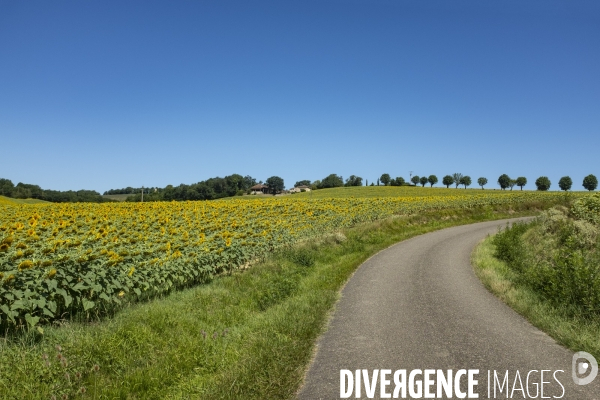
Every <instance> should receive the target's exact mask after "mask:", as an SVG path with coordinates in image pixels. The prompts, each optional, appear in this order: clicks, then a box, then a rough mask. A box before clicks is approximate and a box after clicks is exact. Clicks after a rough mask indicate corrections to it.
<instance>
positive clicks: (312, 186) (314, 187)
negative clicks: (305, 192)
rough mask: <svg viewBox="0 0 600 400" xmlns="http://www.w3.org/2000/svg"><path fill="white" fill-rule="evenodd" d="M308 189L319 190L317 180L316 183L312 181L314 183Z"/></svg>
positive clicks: (319, 183) (318, 181)
mask: <svg viewBox="0 0 600 400" xmlns="http://www.w3.org/2000/svg"><path fill="white" fill-rule="evenodd" d="M310 188H311V189H312V190H317V189H320V188H321V181H320V180H318V179H317V180H316V181H314V182H313V183H312V185H310Z"/></svg>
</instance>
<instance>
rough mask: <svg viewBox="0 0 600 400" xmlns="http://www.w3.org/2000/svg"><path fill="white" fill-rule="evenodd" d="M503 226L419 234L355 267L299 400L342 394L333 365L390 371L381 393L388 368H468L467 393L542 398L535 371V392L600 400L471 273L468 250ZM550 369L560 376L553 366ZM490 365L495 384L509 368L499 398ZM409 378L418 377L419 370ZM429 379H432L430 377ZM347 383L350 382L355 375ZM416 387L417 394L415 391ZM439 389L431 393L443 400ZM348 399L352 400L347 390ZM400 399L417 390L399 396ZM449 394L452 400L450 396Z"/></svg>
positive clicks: (567, 354)
mask: <svg viewBox="0 0 600 400" xmlns="http://www.w3.org/2000/svg"><path fill="white" fill-rule="evenodd" d="M506 222H507V220H504V221H493V222H483V223H478V224H473V225H465V226H459V227H455V228H449V229H444V230H441V231H437V232H432V233H429V234H426V235H422V236H418V237H415V238H412V239H409V240H406V241H404V242H400V243H398V244H396V245H394V246H392V247H390V248H388V249H386V250H384V251H381V252H380V253H378V254H376V255H375V256H373V257H371V258H370V259H369V260H367V261H366V262H365V263H364V264H363V265H361V266H360V268H358V270H357V271H356V273H355V274H354V275H353V276H352V278H351V279H350V280H349V281H348V283H347V285H346V286H345V287H344V289H343V290H342V297H341V299H340V301H339V303H338V304H337V307H336V310H335V312H334V314H333V318H332V320H331V321H330V324H329V328H328V330H327V332H326V333H325V334H324V335H323V336H322V337H321V338H320V339H319V341H318V343H317V351H316V355H315V357H314V360H313V362H312V364H311V366H310V368H309V371H308V372H307V376H306V380H305V384H304V386H303V387H302V389H301V390H300V392H299V394H298V398H299V399H311V400H312V399H339V398H341V397H340V395H341V393H340V391H341V388H340V370H342V369H346V370H350V371H352V373H353V376H355V375H354V374H355V372H354V371H356V370H363V369H366V370H367V373H368V376H369V378H370V379H372V377H373V373H374V370H383V369H389V370H391V374H390V375H387V376H386V379H388V380H390V381H391V382H390V385H389V386H386V387H384V389H385V393H390V394H393V391H394V388H395V384H394V380H393V373H394V372H395V371H397V370H407V375H408V374H410V372H411V371H412V370H416V369H420V370H426V369H434V370H443V371H444V373H446V371H447V370H452V371H453V377H455V375H456V373H457V372H458V371H459V370H460V369H466V370H474V369H477V370H479V374H478V375H476V376H474V379H477V380H478V384H477V385H476V386H475V388H474V392H475V393H477V394H479V398H507V396H506V392H507V390H508V388H510V389H511V391H512V388H513V387H516V391H512V398H516V399H523V398H541V396H540V394H541V393H539V389H540V386H541V381H542V379H541V370H549V371H550V372H545V373H544V374H545V375H544V378H543V381H544V382H547V383H545V384H544V385H543V386H544V393H543V395H544V398H553V396H554V397H555V398H564V399H586V400H588V399H600V377H597V378H596V379H595V380H594V381H593V382H592V383H590V384H589V385H586V386H579V385H575V384H574V382H573V379H572V376H571V371H572V358H573V352H571V351H569V350H567V349H565V348H564V347H562V346H560V345H558V344H557V343H556V342H555V341H554V340H553V339H551V338H550V337H549V336H547V335H546V334H544V333H543V332H541V331H540V330H538V329H537V328H535V327H533V326H532V325H531V324H530V323H529V322H527V321H526V320H525V319H524V318H523V317H521V316H520V315H518V314H517V313H516V312H514V311H513V310H512V309H511V308H509V307H508V306H506V305H505V304H504V303H502V302H501V301H500V300H498V299H497V298H496V297H494V296H493V295H492V294H490V293H489V292H488V291H487V290H486V289H485V287H484V286H483V285H482V284H481V282H480V281H479V280H478V278H477V277H476V276H475V274H474V272H473V269H472V267H471V263H470V255H471V252H472V250H473V248H474V247H475V246H476V245H477V243H478V242H479V241H480V240H482V239H483V238H485V237H486V235H488V234H493V233H495V232H497V230H498V227H500V226H505V225H506ZM599 334H600V332H599ZM590 369H591V366H590V368H589V369H588V370H587V371H588V372H589V370H590ZM559 370H562V371H564V372H556V371H559ZM488 371H490V376H491V383H489V384H488ZM494 371H496V373H497V376H498V379H499V381H500V382H502V381H503V379H504V376H505V374H506V371H508V380H507V384H506V387H505V389H504V393H503V394H500V392H499V388H498V385H494V375H493V374H494ZM517 371H519V377H520V379H518V378H517V377H516V373H517ZM530 371H538V372H531V373H530ZM528 373H529V381H528V382H527V380H526V378H527V375H528ZM583 375H584V376H585V373H584V374H583ZM360 376H361V377H362V376H363V375H362V372H361V373H360ZM554 377H556V379H554ZM400 378H401V375H399V376H398V379H399V380H400ZM415 378H416V380H419V379H421V380H422V379H423V376H422V375H421V376H419V375H415ZM431 378H432V379H433V380H434V382H436V381H435V379H436V375H433V376H431ZM345 379H346V385H348V383H347V378H345ZM361 379H362V378H361ZM353 381H354V384H355V383H356V382H355V381H356V379H353ZM519 382H521V385H522V388H523V390H522V391H521V390H520V388H521V385H520V384H519ZM557 382H560V384H558V383H557ZM536 384H537V386H536ZM361 385H362V386H361V396H360V397H358V398H363V399H366V398H370V397H367V393H366V388H365V386H364V379H362V380H361ZM561 385H562V386H561ZM407 386H410V385H409V383H408V382H407ZM457 386H458V387H460V389H459V390H460V393H463V392H466V391H467V379H466V378H465V376H462V377H461V379H460V380H459V384H458V385H457ZM494 386H495V387H496V396H495V397H494V393H493V387H494ZM352 387H354V386H352ZM436 387H437V385H436V384H434V385H433V386H431V389H430V390H431V392H433V393H434V395H435V394H436ZM488 387H489V389H490V397H488ZM563 387H564V389H563ZM527 388H528V389H529V393H527ZM536 388H537V390H538V393H537V397H536V396H535V395H536ZM344 390H346V391H347V390H349V387H348V386H345V388H344ZM415 390H417V391H416V393H417V394H418V387H415ZM460 393H459V394H460ZM380 394H381V383H380V381H377V383H376V390H375V393H374V397H372V398H380ZM398 394H399V395H400V396H401V395H402V392H401V391H400V392H399V393H398ZM510 394H511V393H509V395H510ZM442 395H443V397H435V398H448V397H446V396H445V394H444V393H442ZM349 398H352V399H355V398H357V397H356V390H355V387H354V389H353V392H352V393H351V396H350V397H349ZM400 398H402V397H400ZM406 398H418V396H416V397H411V396H410V392H407V397H406ZM452 398H457V396H456V392H454V396H453V397H452Z"/></svg>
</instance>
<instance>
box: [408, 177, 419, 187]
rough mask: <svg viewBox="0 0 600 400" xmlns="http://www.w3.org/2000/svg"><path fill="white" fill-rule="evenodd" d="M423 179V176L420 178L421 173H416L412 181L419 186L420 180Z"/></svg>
mask: <svg viewBox="0 0 600 400" xmlns="http://www.w3.org/2000/svg"><path fill="white" fill-rule="evenodd" d="M420 180H421V178H419V175H415V176H413V177H412V178H411V179H410V181H411V182H412V183H413V185H415V186H417V185H418V184H419V181H420Z"/></svg>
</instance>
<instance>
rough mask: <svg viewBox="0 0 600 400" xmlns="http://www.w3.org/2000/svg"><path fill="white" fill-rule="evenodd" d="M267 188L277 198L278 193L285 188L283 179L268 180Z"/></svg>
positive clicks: (276, 177)
mask: <svg viewBox="0 0 600 400" xmlns="http://www.w3.org/2000/svg"><path fill="white" fill-rule="evenodd" d="M267 186H268V187H269V192H271V193H273V196H275V195H276V194H277V192H281V191H282V190H283V188H284V185H283V179H281V178H280V177H278V176H272V177H270V178H269V179H267Z"/></svg>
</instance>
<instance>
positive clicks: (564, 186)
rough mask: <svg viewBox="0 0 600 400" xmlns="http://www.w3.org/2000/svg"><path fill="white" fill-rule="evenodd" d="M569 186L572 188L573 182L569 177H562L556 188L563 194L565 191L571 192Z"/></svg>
mask: <svg viewBox="0 0 600 400" xmlns="http://www.w3.org/2000/svg"><path fill="white" fill-rule="evenodd" d="M571 186H573V180H572V179H571V177H570V176H563V177H562V178H560V180H559V181H558V187H559V188H560V189H561V190H564V191H565V192H566V191H567V190H571Z"/></svg>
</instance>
